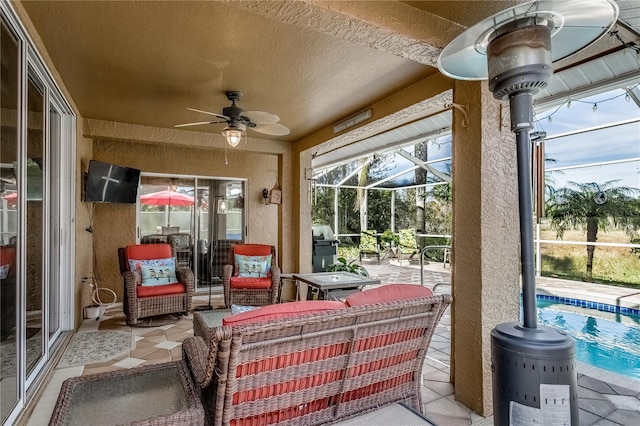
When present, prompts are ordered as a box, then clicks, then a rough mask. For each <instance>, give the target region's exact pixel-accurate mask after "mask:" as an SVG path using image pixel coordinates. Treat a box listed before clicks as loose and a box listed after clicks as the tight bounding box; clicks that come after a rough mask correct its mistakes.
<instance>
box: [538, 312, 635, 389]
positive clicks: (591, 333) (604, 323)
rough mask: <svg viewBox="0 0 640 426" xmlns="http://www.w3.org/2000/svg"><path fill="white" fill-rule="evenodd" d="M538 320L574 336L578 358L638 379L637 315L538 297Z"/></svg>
mask: <svg viewBox="0 0 640 426" xmlns="http://www.w3.org/2000/svg"><path fill="white" fill-rule="evenodd" d="M537 304H538V322H539V323H540V324H544V325H548V326H551V327H555V328H557V329H559V330H562V331H564V332H566V333H567V334H568V335H570V336H571V337H573V339H574V340H575V342H576V359H577V361H580V362H584V363H587V364H591V365H593V366H595V367H598V368H602V369H604V370H608V371H612V372H614V373H617V374H621V375H624V376H627V377H632V378H634V379H640V317H639V316H636V315H622V314H619V313H610V312H601V311H596V310H594V309H587V308H582V307H578V306H570V305H565V304H562V303H557V302H553V301H549V300H540V299H538V301H537Z"/></svg>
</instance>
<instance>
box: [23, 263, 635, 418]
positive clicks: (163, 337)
mask: <svg viewBox="0 0 640 426" xmlns="http://www.w3.org/2000/svg"><path fill="white" fill-rule="evenodd" d="M366 267H367V269H368V270H369V272H370V274H371V275H372V276H375V277H376V278H379V279H380V280H381V281H382V282H383V283H415V284H420V270H419V267H418V266H417V265H412V266H408V267H407V266H402V267H401V266H396V265H391V264H388V263H385V264H384V265H380V266H379V265H375V264H369V263H368V264H367V265H366ZM449 281H450V272H449V269H444V268H443V266H442V264H432V265H428V266H426V267H425V285H427V286H428V287H433V285H434V284H436V283H447V282H449ZM542 281H545V280H544V279H540V280H538V289H539V290H540V291H543V292H548V294H558V292H560V293H562V292H563V291H566V290H567V289H569V291H571V289H572V287H571V285H570V283H567V282H566V281H561V280H555V281H554V280H550V282H548V283H547V282H542ZM582 284H583V283H581V288H582V287H583V286H582ZM600 294H601V293H600ZM616 297H621V296H620V295H617V296H616ZM195 304H196V305H200V304H201V305H206V304H207V296H197V297H196V301H195ZM212 305H213V306H214V308H216V307H222V306H223V298H222V295H221V294H220V292H214V293H213V297H212ZM450 324H451V323H450V316H449V315H448V313H445V315H444V316H443V318H442V321H441V323H440V324H439V326H438V327H437V329H436V331H435V334H434V336H433V339H432V342H431V345H430V349H429V351H428V353H427V357H426V359H425V365H424V371H423V373H424V374H423V392H422V396H423V404H424V413H425V415H426V416H427V417H429V418H430V419H431V420H432V421H434V422H435V423H437V424H439V425H441V426H457V425H493V419H492V418H483V417H481V416H479V415H477V414H475V413H473V412H472V411H470V410H469V409H468V408H466V407H465V406H464V405H462V404H460V403H458V402H456V401H455V397H454V387H453V384H451V383H450V382H449V355H450V332H451V327H450ZM96 329H100V330H107V329H109V330H120V331H129V332H131V333H133V334H134V335H135V339H136V344H135V348H134V349H133V350H131V351H130V352H127V353H125V354H123V355H121V356H119V357H117V358H116V359H113V360H110V361H108V362H103V363H97V364H87V365H84V366H78V367H70V368H59V369H56V370H55V371H54V375H53V378H52V380H51V381H50V383H49V384H48V386H47V388H46V389H45V391H44V393H43V395H42V397H41V398H40V399H39V401H38V403H37V405H36V407H35V409H34V411H33V413H32V415H31V416H30V418H29V419H28V421H27V423H26V424H27V425H28V426H41V425H46V424H48V422H49V418H50V416H51V413H52V412H53V408H54V405H55V402H56V399H57V397H58V393H59V391H60V387H61V385H62V382H63V381H64V380H65V379H66V378H69V377H75V376H80V375H87V374H92V373H99V372H104V371H113V370H118V369H127V368H132V367H136V366H139V365H148V364H153V363H160V362H166V361H172V360H178V359H180V358H181V342H182V340H184V339H185V338H186V337H189V336H192V335H193V323H192V315H189V316H188V317H185V318H183V319H182V320H180V321H178V322H176V323H174V324H164V325H162V324H159V325H157V326H154V327H134V328H132V327H129V326H127V325H126V324H125V321H124V316H123V314H122V308H121V306H120V305H116V306H115V307H113V308H111V309H108V310H107V312H105V315H104V316H103V317H102V318H101V321H96V320H93V319H91V320H85V321H84V322H83V323H82V326H81V327H80V329H79V330H78V332H83V331H91V330H96ZM639 362H640V360H639ZM578 373H579V374H578V384H579V405H580V425H626V426H639V425H640V381H637V380H629V379H628V378H624V377H621V376H616V375H613V376H611V375H607V373H606V372H604V371H602V370H597V369H589V368H587V366H584V365H579V369H578ZM372 426H376V425H372ZM380 426H389V425H380Z"/></svg>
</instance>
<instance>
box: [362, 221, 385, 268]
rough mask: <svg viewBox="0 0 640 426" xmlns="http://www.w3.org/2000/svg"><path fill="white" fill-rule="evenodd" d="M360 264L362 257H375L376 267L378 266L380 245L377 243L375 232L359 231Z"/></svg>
mask: <svg viewBox="0 0 640 426" xmlns="http://www.w3.org/2000/svg"><path fill="white" fill-rule="evenodd" d="M359 251H360V263H362V256H365V257H367V256H375V257H376V259H378V265H379V264H380V243H379V242H378V234H377V232H376V231H367V230H364V229H363V230H362V231H360V245H359Z"/></svg>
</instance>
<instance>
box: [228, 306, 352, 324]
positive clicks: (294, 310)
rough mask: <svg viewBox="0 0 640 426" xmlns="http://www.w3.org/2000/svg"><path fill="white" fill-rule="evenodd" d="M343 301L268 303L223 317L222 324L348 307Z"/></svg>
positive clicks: (294, 315) (258, 320) (253, 321)
mask: <svg viewBox="0 0 640 426" xmlns="http://www.w3.org/2000/svg"><path fill="white" fill-rule="evenodd" d="M346 308H347V307H346V306H345V305H344V303H342V302H336V301H333V300H309V301H300V302H289V303H280V304H277V305H267V306H263V307H261V308H258V309H254V310H252V311H247V312H242V313H239V314H235V315H231V316H229V317H226V318H223V319H222V325H239V324H253V323H257V322H262V321H267V320H271V319H280V318H292V317H297V316H300V315H305V314H311V313H314V312H324V311H333V310H336V309H346Z"/></svg>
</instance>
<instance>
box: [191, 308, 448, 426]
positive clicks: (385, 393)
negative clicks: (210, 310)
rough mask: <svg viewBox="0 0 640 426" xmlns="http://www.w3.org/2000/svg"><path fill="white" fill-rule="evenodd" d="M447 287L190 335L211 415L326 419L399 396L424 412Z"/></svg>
mask: <svg viewBox="0 0 640 426" xmlns="http://www.w3.org/2000/svg"><path fill="white" fill-rule="evenodd" d="M451 300H452V299H451V296H450V295H439V296H431V297H421V298H414V299H406V300H400V301H393V302H385V303H377V304H372V305H366V306H357V307H349V308H346V309H338V310H333V311H327V312H319V313H313V314H307V315H301V316H297V317H295V318H288V319H278V320H271V321H264V322H259V323H254V324H247V325H236V326H233V327H229V326H220V327H216V328H215V329H213V332H212V335H213V336H214V338H213V339H212V340H211V341H210V342H209V344H208V345H207V343H205V341H204V340H203V339H202V338H201V337H199V336H194V337H190V338H187V339H186V340H185V341H184V342H183V346H182V350H183V359H184V360H185V362H186V363H187V366H188V368H189V370H190V371H191V374H192V375H193V378H194V381H195V383H196V385H198V386H200V387H201V388H202V393H201V398H202V403H203V406H204V409H205V413H206V417H207V421H208V424H211V425H215V426H221V425H230V424H234V425H235V426H245V425H254V424H279V425H287V426H288V425H305V426H306V425H320V424H329V423H333V422H337V421H341V420H344V419H347V418H351V417H355V416H358V415H360V414H363V413H366V412H370V411H372V410H375V409H378V408H380V407H382V406H386V405H389V404H393V403H397V402H401V403H404V404H406V405H408V406H409V407H411V408H413V409H414V410H417V411H419V412H422V397H421V391H420V388H421V374H422V367H423V362H424V357H425V355H426V351H427V349H428V346H429V343H430V341H431V337H432V335H433V332H434V329H435V327H436V325H437V324H438V322H439V320H440V318H441V317H442V314H443V313H444V311H445V309H446V308H447V307H448V306H449V304H450V303H451Z"/></svg>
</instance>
